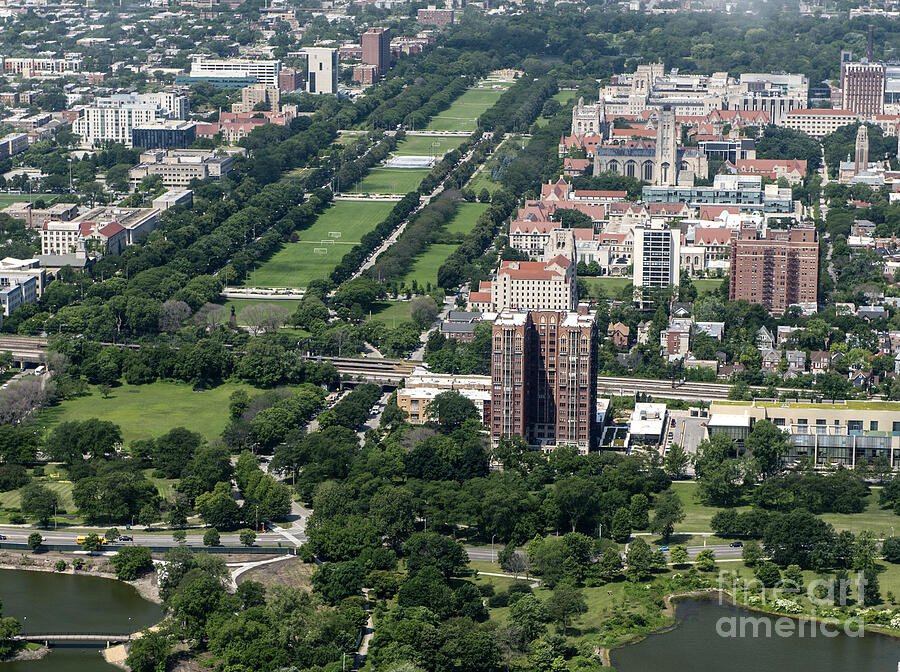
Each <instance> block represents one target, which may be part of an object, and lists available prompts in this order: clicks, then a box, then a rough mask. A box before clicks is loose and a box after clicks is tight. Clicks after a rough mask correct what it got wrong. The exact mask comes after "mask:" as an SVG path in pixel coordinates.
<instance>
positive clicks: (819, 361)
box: [809, 350, 831, 376]
mask: <svg viewBox="0 0 900 672" xmlns="http://www.w3.org/2000/svg"><path fill="white" fill-rule="evenodd" d="M830 366H831V353H830V352H828V350H813V351H812V352H810V353H809V372H810V373H812V374H813V375H814V376H817V375H819V374H821V373H825V372H826V371H828V367H830Z"/></svg>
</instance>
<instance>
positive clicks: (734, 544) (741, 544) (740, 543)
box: [729, 541, 744, 548]
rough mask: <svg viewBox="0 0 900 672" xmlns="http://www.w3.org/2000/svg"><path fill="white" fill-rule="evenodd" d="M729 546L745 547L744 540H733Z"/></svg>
mask: <svg viewBox="0 0 900 672" xmlns="http://www.w3.org/2000/svg"><path fill="white" fill-rule="evenodd" d="M729 546H731V547H732V548H743V547H744V542H743V541H732V542H731V543H730V544H729Z"/></svg>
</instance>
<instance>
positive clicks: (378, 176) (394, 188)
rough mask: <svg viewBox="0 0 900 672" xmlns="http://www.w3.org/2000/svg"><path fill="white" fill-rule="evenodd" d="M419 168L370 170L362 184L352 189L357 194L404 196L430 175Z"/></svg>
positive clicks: (427, 171)
mask: <svg viewBox="0 0 900 672" xmlns="http://www.w3.org/2000/svg"><path fill="white" fill-rule="evenodd" d="M430 172H431V171H430V170H425V169H421V168H380V167H379V168H372V170H370V171H369V174H368V175H366V176H365V177H364V178H363V180H362V182H360V183H359V184H357V185H356V186H355V187H353V192H354V193H358V194H406V193H408V192H410V191H415V190H416V189H418V188H419V184H420V183H421V182H422V180H424V179H425V176H426V175H428V173H430Z"/></svg>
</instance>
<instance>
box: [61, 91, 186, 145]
mask: <svg viewBox="0 0 900 672" xmlns="http://www.w3.org/2000/svg"><path fill="white" fill-rule="evenodd" d="M187 111H188V104H187V98H186V97H184V96H179V95H177V94H174V93H168V92H161V93H147V94H122V95H115V96H110V97H108V98H98V99H96V100H95V101H94V102H93V103H92V104H91V105H89V106H88V107H85V108H84V109H83V110H82V113H81V116H80V117H78V119H76V120H75V121H74V122H73V123H72V132H73V133H76V134H77V135H79V136H81V146H82V147H86V148H89V147H96V146H98V145H100V144H102V143H104V142H118V143H121V144H123V145H125V146H126V147H131V131H132V129H134V128H135V127H140V126H150V125H153V124H155V123H156V122H159V121H162V120H164V119H184V118H185V117H186V116H187Z"/></svg>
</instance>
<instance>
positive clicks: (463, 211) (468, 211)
mask: <svg viewBox="0 0 900 672" xmlns="http://www.w3.org/2000/svg"><path fill="white" fill-rule="evenodd" d="M488 207H489V206H488V204H487V203H459V204H458V205H457V207H456V215H454V216H453V219H451V220H450V221H449V222H447V232H448V233H462V234H466V233H469V231H471V230H472V229H474V228H475V223H476V222H477V221H478V218H479V217H480V216H481V213H482V212H484V211H485V210H487V209H488Z"/></svg>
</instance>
